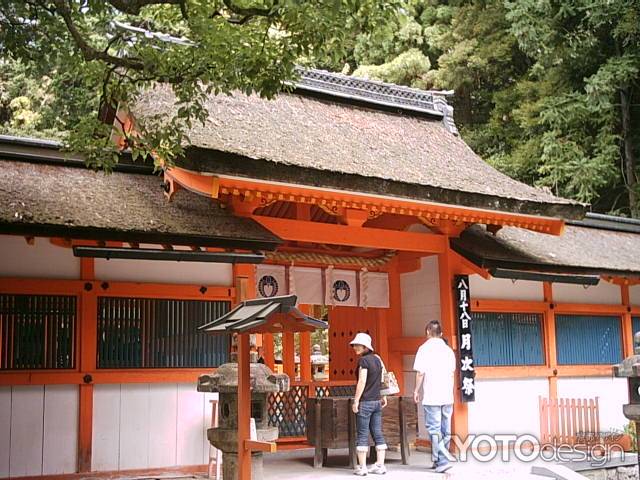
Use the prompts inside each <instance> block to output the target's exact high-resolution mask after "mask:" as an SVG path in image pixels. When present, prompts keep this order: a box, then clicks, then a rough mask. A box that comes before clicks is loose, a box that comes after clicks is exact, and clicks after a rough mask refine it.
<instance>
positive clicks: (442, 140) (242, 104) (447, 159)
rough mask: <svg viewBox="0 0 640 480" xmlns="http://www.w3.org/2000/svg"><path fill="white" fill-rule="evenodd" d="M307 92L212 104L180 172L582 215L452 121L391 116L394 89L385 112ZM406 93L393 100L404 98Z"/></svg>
mask: <svg viewBox="0 0 640 480" xmlns="http://www.w3.org/2000/svg"><path fill="white" fill-rule="evenodd" d="M332 75H333V74H332ZM334 77H335V78H337V79H340V78H342V77H343V76H339V75H334ZM364 82H366V81H364ZM325 83H327V82H325ZM369 83H372V82H369ZM308 88H309V86H308V85H306V86H305V89H303V88H298V90H297V92H296V93H281V94H280V95H278V96H277V97H276V98H275V99H274V100H266V99H262V98H259V97H257V96H255V95H252V96H246V95H244V94H240V93H238V94H234V95H233V96H227V95H219V96H212V97H211V98H209V100H208V101H207V103H206V105H207V108H208V111H209V117H208V119H207V121H206V123H205V124H204V125H202V124H200V123H198V124H195V125H194V126H193V128H192V129H191V130H190V132H189V137H190V140H191V142H192V146H193V148H191V149H189V150H188V153H187V155H186V158H185V159H183V160H181V161H179V166H182V167H184V168H187V169H189V170H193V171H202V172H215V173H219V174H225V173H226V174H232V175H241V176H246V177H251V178H258V179H263V180H274V181H284V182H293V183H296V184H303V185H311V186H320V187H330V188H339V189H342V190H351V191H359V192H364V193H374V194H385V195H393V196H398V197H404V198H413V199H418V200H427V201H436V202H441V203H448V204H455V205H463V206H470V207H478V208H483V209H491V210H501V211H510V212H516V213H526V214H533V215H546V216H561V217H565V218H577V217H580V216H582V215H583V213H584V208H583V206H582V205H579V204H577V203H575V202H572V201H570V200H566V199H561V198H557V197H555V196H553V195H551V194H549V193H547V192H545V191H542V190H540V189H537V188H533V187H530V186H527V185H525V184H522V183H520V182H517V181H515V180H513V179H511V178H509V177H508V176H506V175H504V174H502V173H500V172H498V171H497V170H495V169H494V168H492V167H491V166H489V165H488V164H487V163H486V162H484V161H483V160H482V159H481V158H480V157H479V156H477V155H476V154H475V153H474V152H473V151H472V150H471V149H470V148H469V146H468V145H467V144H466V143H465V142H464V141H463V140H462V139H461V138H460V137H459V136H458V135H456V133H455V130H453V131H452V130H451V128H449V126H448V122H450V117H449V116H447V115H444V114H437V112H435V111H434V112H431V113H429V111H428V109H427V108H426V107H425V108H423V109H422V110H421V111H416V108H417V107H415V106H411V107H407V106H406V105H404V104H402V103H398V104H397V108H396V109H395V110H394V109H390V108H389V105H388V103H389V102H391V101H395V99H394V96H393V95H394V92H395V90H393V89H391V90H389V89H388V90H389V91H386V93H385V98H386V99H387V105H384V106H383V105H380V104H379V102H378V103H376V102H377V100H376V102H374V101H373V100H372V101H369V102H368V103H367V102H366V101H363V100H362V98H360V97H359V98H356V99H355V101H354V99H353V95H351V96H349V95H347V94H344V93H343V92H342V91H338V92H336V91H329V90H326V89H325V91H324V94H322V95H320V93H319V92H318V91H317V90H318V89H319V88H320V87H319V88H318V89H316V91H309V89H308ZM322 88H325V87H322ZM341 88H343V87H342V86H341ZM396 88H400V87H396ZM404 90H406V89H403V90H402V91H397V92H396V93H395V94H396V95H397V96H400V95H401V94H402V95H404V96H406V92H404ZM389 92H390V93H389ZM367 95H368V96H370V94H369V93H367ZM368 96H365V97H363V98H365V100H366V99H367V98H368ZM403 98H404V97H403ZM389 99H390V100H389ZM400 100H401V99H399V98H398V102H399V101H400ZM403 101H406V99H405V100H403ZM442 102H444V100H442V99H439V100H438V102H435V105H442ZM414 103H415V102H414ZM176 108H177V107H176V105H175V96H174V95H173V93H172V90H171V89H170V88H169V87H167V86H158V87H156V88H155V89H152V90H149V91H147V92H146V93H144V94H143V95H142V96H141V98H140V99H139V101H138V102H137V103H136V104H135V105H133V106H132V107H131V111H132V113H133V115H134V117H135V118H138V119H140V118H149V117H151V116H155V115H159V116H161V117H164V118H167V116H168V115H170V114H173V113H175V111H176ZM447 108H448V109H450V107H447ZM444 110H445V111H446V109H444Z"/></svg>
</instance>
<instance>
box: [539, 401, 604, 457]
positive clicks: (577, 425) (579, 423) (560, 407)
mask: <svg viewBox="0 0 640 480" xmlns="http://www.w3.org/2000/svg"><path fill="white" fill-rule="evenodd" d="M538 398H539V406H540V443H541V444H542V445H551V446H559V445H571V446H585V447H588V446H589V445H594V444H597V443H599V442H600V441H601V438H600V437H601V433H600V410H599V404H598V397H595V398H551V399H549V398H545V397H538Z"/></svg>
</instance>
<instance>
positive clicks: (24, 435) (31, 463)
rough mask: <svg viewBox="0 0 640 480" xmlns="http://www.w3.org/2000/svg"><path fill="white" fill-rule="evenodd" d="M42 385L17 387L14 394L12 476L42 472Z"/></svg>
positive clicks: (12, 405) (12, 400)
mask: <svg viewBox="0 0 640 480" xmlns="http://www.w3.org/2000/svg"><path fill="white" fill-rule="evenodd" d="M43 391H44V389H43V387H42V386H15V387H13V391H12V394H11V445H10V449H11V458H10V461H9V475H10V476H11V477H22V476H25V475H40V474H41V473H42V433H43V417H44V402H43V397H44V395H43Z"/></svg>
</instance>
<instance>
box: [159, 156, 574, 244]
mask: <svg viewBox="0 0 640 480" xmlns="http://www.w3.org/2000/svg"><path fill="white" fill-rule="evenodd" d="M165 178H170V179H171V180H172V181H175V182H177V183H179V184H180V185H182V186H183V187H185V188H187V189H189V190H191V191H194V192H196V193H200V194H202V195H206V196H208V197H214V198H219V197H223V196H226V197H242V198H255V199H258V200H260V202H262V203H263V204H268V203H270V202H272V201H275V200H283V201H289V202H296V203H305V204H313V205H318V206H319V207H321V208H329V209H334V208H342V209H344V208H352V209H362V210H367V211H371V212H373V213H375V214H379V213H390V214H397V215H410V216H416V217H420V218H421V219H422V218H423V219H425V220H426V221H427V222H429V221H430V220H431V219H434V220H436V221H440V220H447V221H452V222H457V223H461V224H464V223H485V224H488V225H511V226H516V227H520V228H526V229H529V230H535V231H539V232H546V233H550V234H553V235H561V234H562V232H563V230H564V221H563V220H561V219H558V218H551V217H540V216H535V215H530V216H529V215H522V214H517V213H509V212H499V211H493V210H485V209H479V208H473V207H462V206H455V205H448V204H442V203H436V202H425V201H419V200H410V199H402V198H396V197H390V196H383V195H375V194H366V193H357V192H349V191H344V190H333V189H327V188H314V187H308V186H302V185H294V184H284V183H278V182H269V181H265V180H251V179H246V178H240V177H230V176H224V175H220V176H218V177H215V176H211V175H202V174H199V173H196V172H191V171H188V170H184V169H182V168H178V167H174V168H171V169H168V170H166V171H165Z"/></svg>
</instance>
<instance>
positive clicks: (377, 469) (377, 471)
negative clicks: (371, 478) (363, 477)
mask: <svg viewBox="0 0 640 480" xmlns="http://www.w3.org/2000/svg"><path fill="white" fill-rule="evenodd" d="M369 473H373V474H374V475H384V474H385V473H387V467H385V466H384V465H378V464H377V463H374V464H373V465H371V468H370V469H369Z"/></svg>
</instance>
